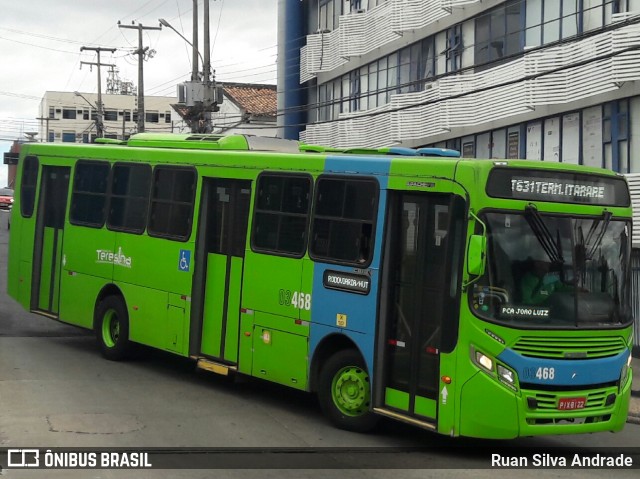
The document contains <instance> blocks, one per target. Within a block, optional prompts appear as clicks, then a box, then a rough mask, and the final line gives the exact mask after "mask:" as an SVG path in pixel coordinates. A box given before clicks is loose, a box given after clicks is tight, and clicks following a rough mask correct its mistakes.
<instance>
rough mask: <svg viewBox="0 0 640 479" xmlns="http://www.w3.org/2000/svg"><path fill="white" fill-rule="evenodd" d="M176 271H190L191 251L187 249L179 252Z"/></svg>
mask: <svg viewBox="0 0 640 479" xmlns="http://www.w3.org/2000/svg"><path fill="white" fill-rule="evenodd" d="M178 269H179V270H180V271H185V272H188V271H190V270H191V251H189V250H188V249H181V250H180V259H179V260H178Z"/></svg>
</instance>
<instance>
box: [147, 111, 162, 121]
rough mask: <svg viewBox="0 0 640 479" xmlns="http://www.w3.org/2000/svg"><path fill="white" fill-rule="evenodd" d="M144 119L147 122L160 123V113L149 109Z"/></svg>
mask: <svg viewBox="0 0 640 479" xmlns="http://www.w3.org/2000/svg"><path fill="white" fill-rule="evenodd" d="M144 120H145V121H146V122H147V123H158V121H159V115H158V112H157V111H147V112H145V115H144Z"/></svg>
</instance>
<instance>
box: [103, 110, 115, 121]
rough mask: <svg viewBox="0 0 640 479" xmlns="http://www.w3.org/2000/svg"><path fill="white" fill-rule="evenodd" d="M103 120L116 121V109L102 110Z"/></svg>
mask: <svg viewBox="0 0 640 479" xmlns="http://www.w3.org/2000/svg"><path fill="white" fill-rule="evenodd" d="M104 120H105V121H118V110H105V111H104Z"/></svg>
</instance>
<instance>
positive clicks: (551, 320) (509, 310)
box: [470, 207, 632, 329]
mask: <svg viewBox="0 0 640 479" xmlns="http://www.w3.org/2000/svg"><path fill="white" fill-rule="evenodd" d="M482 220H483V221H484V222H485V223H486V225H487V237H488V238H487V240H488V247H487V268H486V271H485V274H484V276H483V277H481V278H480V280H479V281H477V282H476V283H475V284H474V286H473V294H472V295H470V301H471V308H472V310H473V311H474V312H475V314H477V315H478V316H480V317H482V318H484V319H487V320H490V321H495V322H500V323H506V324H508V325H510V326H513V327H527V328H531V327H533V328H567V327H581V328H591V329H593V328H603V327H612V326H621V325H627V324H628V323H629V322H630V321H631V320H632V315H631V308H630V304H629V303H630V289H629V288H630V285H629V274H628V273H629V270H628V268H629V264H630V263H629V261H630V240H629V235H630V225H629V222H628V221H621V220H613V219H612V218H611V214H610V213H609V212H605V214H603V215H602V216H600V217H588V218H585V217H581V218H575V217H573V218H572V217H568V216H552V215H548V214H541V213H539V212H538V211H537V210H536V209H535V208H533V207H530V208H528V209H527V210H526V211H524V212H521V213H519V212H518V213H514V212H509V213H498V212H492V213H487V214H484V215H483V216H482Z"/></svg>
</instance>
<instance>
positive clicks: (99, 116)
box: [80, 47, 116, 138]
mask: <svg viewBox="0 0 640 479" xmlns="http://www.w3.org/2000/svg"><path fill="white" fill-rule="evenodd" d="M85 50H90V51H94V52H96V54H97V55H98V61H97V62H95V63H94V62H80V68H82V65H90V66H93V65H96V66H97V67H98V101H97V105H96V106H97V107H98V114H97V115H96V130H97V135H98V138H102V137H104V123H103V120H104V115H103V113H104V107H103V105H102V79H101V76H100V68H101V67H115V65H112V64H110V63H100V52H111V53H114V52H115V51H116V49H115V48H102V47H80V51H81V52H83V51H85Z"/></svg>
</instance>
